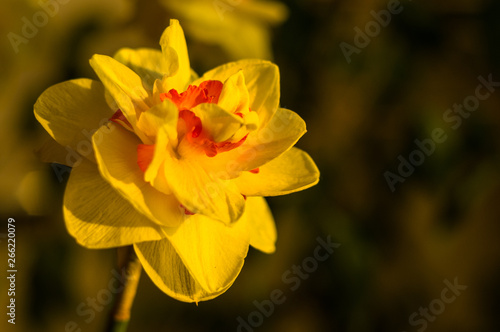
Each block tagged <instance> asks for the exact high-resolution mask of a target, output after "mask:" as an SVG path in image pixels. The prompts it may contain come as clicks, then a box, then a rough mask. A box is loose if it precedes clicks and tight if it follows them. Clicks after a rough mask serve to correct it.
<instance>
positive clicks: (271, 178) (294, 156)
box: [234, 148, 319, 196]
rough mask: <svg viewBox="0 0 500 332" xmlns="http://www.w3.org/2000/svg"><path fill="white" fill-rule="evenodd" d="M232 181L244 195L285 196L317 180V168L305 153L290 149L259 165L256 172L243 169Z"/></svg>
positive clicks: (312, 184) (313, 183)
mask: <svg viewBox="0 0 500 332" xmlns="http://www.w3.org/2000/svg"><path fill="white" fill-rule="evenodd" d="M234 181H235V182H236V184H237V186H238V188H239V189H240V191H241V193H242V194H244V195H247V196H278V195H286V194H291V193H293V192H296V191H300V190H304V189H307V188H309V187H312V186H314V185H315V184H316V183H318V181H319V170H318V168H317V167H316V164H315V163H314V161H313V160H312V159H311V157H310V156H309V155H308V154H307V153H306V152H304V151H302V150H300V149H297V148H291V149H290V150H288V151H286V152H285V153H283V154H282V155H281V156H279V157H277V158H276V159H273V160H271V161H270V162H268V163H267V164H265V165H263V166H261V167H259V172H258V173H256V174H254V173H251V172H242V173H241V175H240V176H239V177H238V178H236V179H234Z"/></svg>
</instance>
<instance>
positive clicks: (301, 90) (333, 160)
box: [0, 0, 500, 332]
mask: <svg viewBox="0 0 500 332" xmlns="http://www.w3.org/2000/svg"><path fill="white" fill-rule="evenodd" d="M40 13H42V14H40ZM498 17H500V4H499V3H498V2H495V1H493V0H491V1H487V0H476V1H472V0H460V1H451V0H449V1H448V0H447V1H440V2H438V3H436V2H433V1H424V0H421V1H410V0H402V1H401V2H398V1H390V0H389V1H379V0H330V1H329V0H302V1H300V0H297V1H282V2H269V1H263V0H260V1H257V0H252V1H251V0H232V1H229V0H227V1H226V0H214V1H212V0H207V1H204V0H190V1H174V0H171V1H167V0H164V1H156V0H154V1H153V0H152V1H142V2H141V1H132V0H99V1H97V0H92V1H89V0H86V1H83V0H64V1H63V0H59V1H57V0H52V1H48V0H46V1H40V2H39V1H35V0H33V1H28V0H23V1H19V0H2V1H1V3H0V29H1V32H2V33H1V36H2V37H1V38H2V41H1V43H0V105H1V109H0V138H1V142H2V144H1V145H2V148H1V151H2V153H1V155H0V172H1V173H0V184H1V185H0V216H1V220H2V224H1V225H2V226H0V248H1V249H0V252H1V257H2V262H3V263H2V264H0V265H1V266H2V272H1V275H2V278H1V281H0V285H1V288H0V289H1V293H0V299H1V303H2V308H3V309H2V316H1V317H2V319H1V320H0V330H2V331H14V330H15V331H35V332H36V331H79V329H81V331H100V330H102V327H103V326H104V322H105V320H106V316H107V312H108V311H109V310H110V308H111V304H110V300H109V297H108V296H107V294H109V293H110V290H112V289H113V287H115V285H116V284H118V283H119V280H118V279H117V277H116V276H115V273H114V272H113V271H114V266H115V261H116V259H115V251H113V250H88V249H85V248H82V247H80V246H79V245H78V244H77V243H76V242H75V241H74V240H73V239H72V238H71V236H70V235H69V234H68V233H67V231H66V229H65V226H64V222H63V220H62V207H61V206H62V197H63V193H64V187H65V182H66V181H67V178H68V175H69V169H67V168H62V167H61V166H57V165H50V164H43V163H41V162H40V161H39V160H38V159H37V156H36V150H37V149H38V148H39V147H40V145H41V143H42V142H43V140H44V139H45V138H46V137H47V134H46V133H45V132H44V130H43V129H42V127H41V126H40V125H39V124H38V123H37V122H36V120H35V118H34V116H33V104H34V103H35V101H36V99H37V97H38V96H39V95H40V94H41V93H42V92H43V91H44V90H45V89H46V88H48V87H49V86H51V85H53V84H56V83H58V82H61V81H63V80H67V79H72V78H79V77H91V78H96V76H95V74H94V73H93V72H92V70H91V68H90V66H89V64H88V59H89V58H90V57H91V56H92V55H93V54H94V53H100V54H107V55H112V54H114V52H116V51H117V50H118V49H120V48H122V47H131V48H135V47H153V48H159V46H158V42H157V41H158V40H159V37H160V35H161V33H162V32H163V30H164V28H165V27H166V26H167V25H168V20H169V19H170V18H178V19H179V20H180V23H181V25H182V26H183V28H184V30H185V32H186V37H187V41H188V48H189V52H190V58H191V61H192V66H193V68H194V69H195V70H196V71H197V72H198V73H199V74H202V73H203V72H204V71H206V70H208V69H211V68H213V67H215V66H217V65H220V64H223V63H225V62H228V61H231V60H236V59H240V58H243V57H252V58H255V57H258V58H267V59H272V60H273V61H274V62H275V63H276V64H277V65H278V66H279V68H280V73H281V105H282V106H283V107H285V108H288V109H291V110H293V111H295V112H297V113H298V114H299V115H300V116H301V117H303V118H304V120H305V121H306V123H307V126H308V133H307V134H306V135H305V136H304V137H303V138H302V139H301V140H300V141H299V143H298V145H297V146H298V147H300V148H302V149H304V150H306V151H308V152H309V153H310V155H311V156H312V157H313V159H314V160H315V161H316V163H317V165H318V167H319V169H320V171H321V180H320V182H319V184H318V185H317V186H315V187H313V188H311V189H308V190H306V191H303V192H300V193H296V194H292V195H289V196H283V197H276V198H270V199H268V202H269V204H270V206H271V208H272V210H273V213H274V216H275V220H276V224H277V228H278V242H277V251H276V253H275V254H273V255H266V254H263V253H260V252H258V251H256V250H254V249H250V251H249V254H248V258H247V260H246V263H245V266H244V268H243V270H242V272H241V274H240V276H239V277H238V278H237V279H236V282H235V283H234V285H233V286H232V287H231V288H230V289H229V290H228V291H227V292H226V293H224V294H223V295H221V296H220V297H218V298H216V299H214V300H212V301H209V302H202V303H200V304H199V306H198V307H197V306H196V305H194V304H185V303H181V302H177V301H175V300H173V299H171V298H170V297H168V296H167V295H165V294H164V293H162V292H161V291H160V290H159V289H157V288H156V287H155V286H154V285H153V284H152V282H151V281H150V280H149V278H148V276H147V275H146V274H144V273H143V275H142V278H141V281H140V285H139V290H138V295H137V298H136V301H135V303H134V306H133V311H132V321H131V323H130V327H129V331H131V332H134V331H243V332H251V331H346V332H358V331H359V332H363V331H381V332H387V331H395V332H396V331H397V332H400V331H408V332H410V331H420V332H422V331H425V330H427V331H456V332H462V331H463V332H466V331H475V332H477V331H496V330H499V328H500V324H499V321H498V318H497V316H498V309H499V299H500V288H499V286H498V282H497V281H498V280H499V277H500V264H499V263H500V241H498V236H499V234H500V232H499V231H500V225H499V223H498V222H499V220H500V208H499V204H498V201H499V199H500V174H499V171H498V169H499V162H500V160H499V148H500V130H499V125H500V115H499V114H500V113H499V109H500V71H499V69H500V67H499V65H500V46H499V45H500V43H499V41H500V26H499V23H498V22H500V20H498ZM496 82H499V83H496ZM497 90H498V91H497ZM9 217H12V218H15V220H16V226H17V228H16V265H17V269H18V273H17V278H16V325H15V327H14V326H12V325H11V324H8V323H7V318H6V315H5V310H6V309H5V305H7V303H8V301H9V297H8V296H7V288H8V284H7V283H6V280H7V279H6V270H7V263H6V261H7V254H6V253H7V244H6V243H7V241H6V233H7V219H8V218H9ZM329 241H330V242H331V243H335V246H332V247H329V246H327V245H326V246H325V245H324V243H326V242H329ZM321 243H323V246H325V247H326V248H327V249H325V248H323V247H319V248H320V249H317V248H318V246H321ZM276 294H280V296H276ZM92 299H96V300H95V301H94V302H92V301H93V300H92ZM273 300H274V303H273V302H272V301H273ZM91 303H94V304H91Z"/></svg>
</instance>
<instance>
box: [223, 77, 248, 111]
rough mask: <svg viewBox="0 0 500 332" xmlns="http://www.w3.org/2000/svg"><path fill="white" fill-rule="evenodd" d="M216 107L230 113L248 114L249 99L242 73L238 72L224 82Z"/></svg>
mask: <svg viewBox="0 0 500 332" xmlns="http://www.w3.org/2000/svg"><path fill="white" fill-rule="evenodd" d="M217 105H219V106H220V107H222V108H223V109H225V110H227V111H229V112H232V113H236V112H245V113H247V112H248V108H249V97H248V90H247V87H246V85H245V76H243V71H241V70H240V71H238V72H237V73H236V74H234V75H231V76H229V77H228V78H227V79H226V80H225V81H224V85H223V87H222V91H221V93H220V96H219V102H218V103H217Z"/></svg>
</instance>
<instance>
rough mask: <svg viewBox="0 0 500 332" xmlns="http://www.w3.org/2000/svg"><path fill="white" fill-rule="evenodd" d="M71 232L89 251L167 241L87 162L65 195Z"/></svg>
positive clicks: (76, 172)
mask: <svg viewBox="0 0 500 332" xmlns="http://www.w3.org/2000/svg"><path fill="white" fill-rule="evenodd" d="M63 212H64V220H65V222H66V227H67V229H68V232H69V233H70V234H71V235H72V236H73V237H74V238H75V239H76V240H77V241H78V243H80V244H81V245H83V246H85V247H87V248H112V247H120V246H126V245H130V244H132V243H138V242H142V241H155V240H160V239H162V238H164V237H165V235H164V233H163V231H162V230H161V228H160V227H159V226H158V225H156V224H155V223H153V222H152V221H151V220H149V219H148V218H146V217H145V216H144V215H142V214H140V213H138V212H137V211H136V210H135V209H134V208H133V207H132V205H130V203H129V202H127V201H126V200H125V199H123V197H121V196H120V194H118V192H117V191H116V190H115V189H114V188H112V187H111V186H110V185H109V184H108V183H107V182H106V181H105V180H104V179H103V178H102V177H101V175H100V174H99V171H98V169H97V167H96V165H95V164H93V163H91V162H89V161H86V160H84V161H83V162H82V163H81V164H80V165H79V166H77V167H74V168H73V169H72V171H71V175H70V177H69V180H68V184H67V186H66V191H65V193H64V208H63Z"/></svg>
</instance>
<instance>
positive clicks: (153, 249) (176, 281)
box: [134, 239, 229, 303]
mask: <svg viewBox="0 0 500 332" xmlns="http://www.w3.org/2000/svg"><path fill="white" fill-rule="evenodd" d="M134 249H135V252H136V254H137V257H138V258H139V260H140V262H141V264H142V267H143V268H144V271H146V273H147V274H148V276H149V278H150V279H151V280H152V281H153V283H154V284H155V285H156V286H157V287H158V288H159V289H161V290H162V291H163V292H164V293H166V294H167V295H168V296H170V297H172V298H174V299H176V300H178V301H183V302H188V303H191V302H196V303H198V302H199V301H205V300H210V299H212V298H214V297H216V296H217V295H219V294H221V293H222V292H224V291H225V289H224V290H222V291H220V292H219V293H215V294H210V293H208V292H207V291H205V290H204V289H203V288H202V287H201V286H200V284H199V283H197V282H196V281H195V280H194V279H193V277H192V276H191V274H190V273H189V271H188V270H187V269H186V266H185V265H184V263H182V260H181V259H180V257H179V255H177V253H176V252H175V249H174V248H173V247H172V245H171V244H170V241H169V240H167V239H165V240H161V241H152V242H145V243H143V244H141V245H134ZM228 287H229V286H228Z"/></svg>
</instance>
